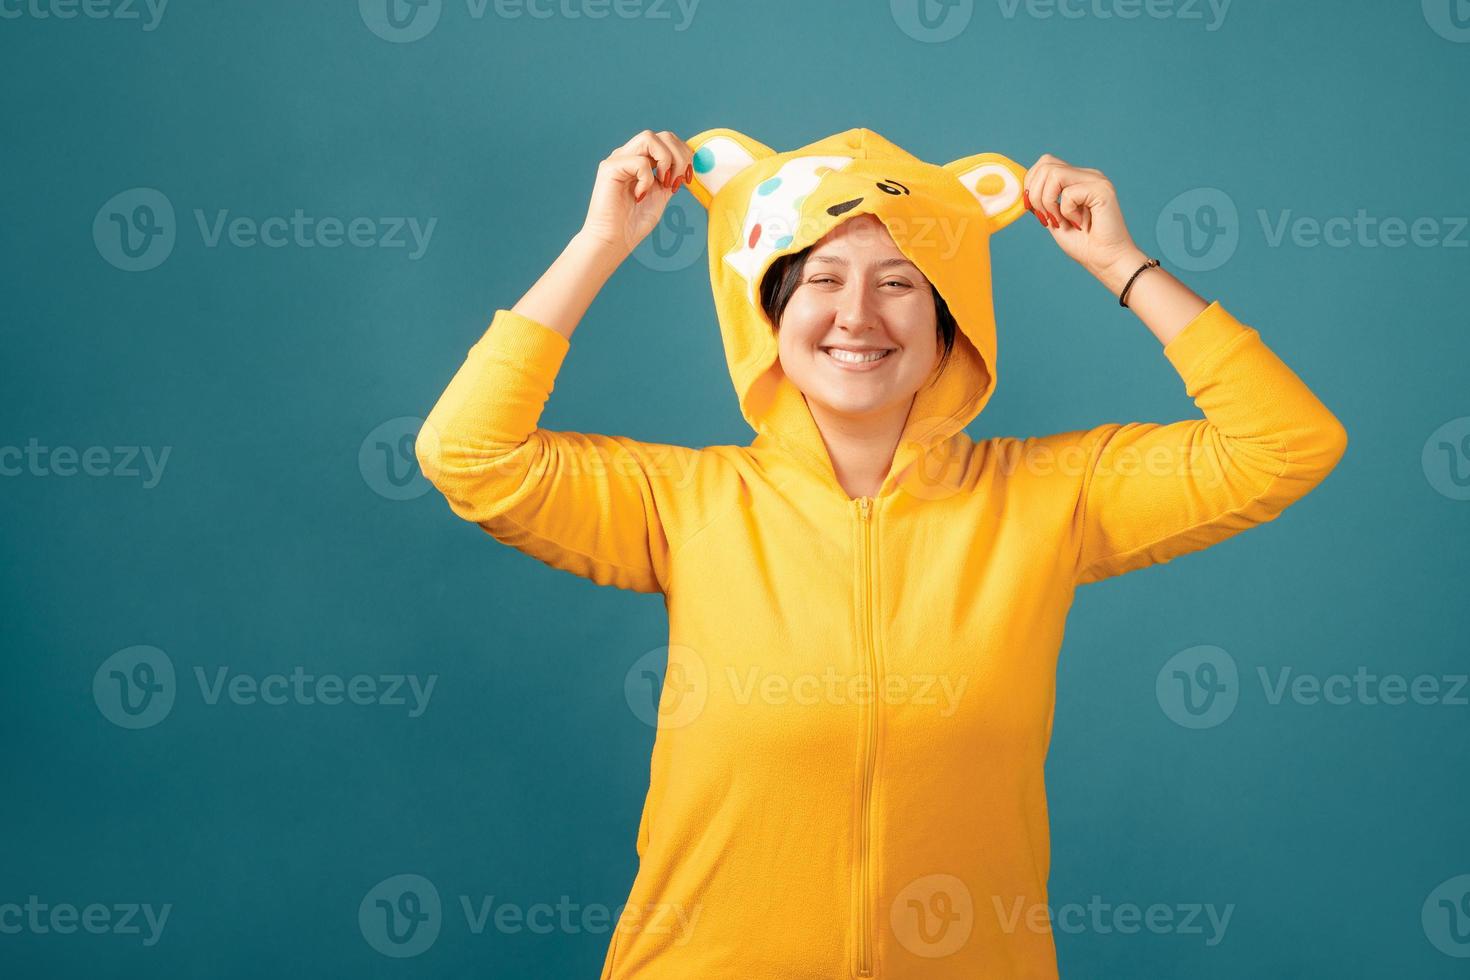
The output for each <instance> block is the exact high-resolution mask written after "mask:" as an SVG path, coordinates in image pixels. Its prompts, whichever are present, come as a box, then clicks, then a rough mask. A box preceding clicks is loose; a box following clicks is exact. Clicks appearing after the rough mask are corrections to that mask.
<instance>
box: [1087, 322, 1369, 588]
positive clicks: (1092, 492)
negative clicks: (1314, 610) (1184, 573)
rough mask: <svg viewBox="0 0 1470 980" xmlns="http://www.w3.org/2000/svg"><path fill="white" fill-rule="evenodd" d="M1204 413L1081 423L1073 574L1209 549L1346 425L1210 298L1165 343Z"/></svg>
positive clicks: (1303, 477) (1256, 512)
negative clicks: (1165, 420)
mask: <svg viewBox="0 0 1470 980" xmlns="http://www.w3.org/2000/svg"><path fill="white" fill-rule="evenodd" d="M1163 352H1164V355H1165V357H1167V358H1168V359H1169V362H1170V363H1171V364H1173V366H1174V368H1175V370H1176V371H1178V373H1179V376H1180V377H1181V378H1182V379H1183V380H1184V385H1185V391H1186V392H1187V393H1188V394H1189V396H1190V397H1191V398H1193V399H1194V403H1195V405H1196V406H1197V407H1198V408H1199V410H1200V411H1201V412H1203V413H1204V415H1205V417H1204V418H1203V419H1190V420H1186V421H1181V422H1173V423H1170V424H1168V425H1160V424H1158V423H1152V422H1150V423H1144V422H1130V423H1127V424H1118V423H1110V424H1108V425H1102V426H1098V427H1096V428H1094V429H1091V430H1089V431H1087V432H1085V433H1080V436H1081V444H1080V446H1079V449H1080V451H1079V453H1078V456H1079V457H1080V458H1081V459H1084V460H1085V461H1086V462H1085V464H1084V465H1083V467H1082V471H1081V473H1082V485H1081V488H1080V492H1081V497H1080V501H1079V504H1078V508H1077V521H1078V524H1079V525H1080V528H1079V531H1078V549H1077V550H1078V555H1077V566H1076V581H1077V582H1078V583H1079V584H1081V583H1086V582H1096V581H1098V580H1099V579H1105V578H1109V577H1111V576H1114V575H1121V574H1123V573H1125V572H1130V571H1133V570H1134V569H1138V568H1144V567H1147V566H1149V565H1153V564H1156V563H1160V562H1167V561H1169V560H1170V559H1172V558H1175V557H1177V556H1179V555H1183V554H1188V553H1190V552H1193V551H1199V550H1201V549H1203V548H1207V547H1209V546H1210V545H1212V544H1215V543H1216V542H1218V541H1223V540H1224V539H1226V538H1229V537H1231V536H1233V535H1235V534H1238V533H1239V532H1241V531H1243V530H1245V529H1246V528H1250V527H1254V526H1256V525H1258V524H1262V523H1264V522H1266V521H1270V520H1273V519H1274V518H1275V517H1276V516H1277V515H1278V514H1280V513H1281V512H1282V511H1283V510H1285V509H1286V508H1287V507H1288V506H1289V505H1291V504H1292V503H1293V502H1295V501H1297V500H1299V499H1301V498H1302V497H1304V496H1306V494H1307V493H1309V492H1310V491H1311V490H1312V489H1313V488H1314V487H1316V486H1317V484H1319V483H1321V482H1322V480H1323V479H1324V478H1326V476H1327V474H1328V473H1330V472H1331V471H1332V469H1333V467H1335V466H1336V465H1337V462H1338V460H1339V459H1341V458H1342V455H1343V453H1344V452H1345V451H1346V449H1347V431H1346V430H1345V429H1344V428H1343V425H1342V423H1341V422H1339V421H1338V419H1337V418H1336V416H1334V415H1333V414H1332V412H1330V411H1329V410H1328V409H1327V407H1326V406H1325V405H1323V404H1322V402H1321V401H1319V400H1318V399H1317V397H1316V396H1315V395H1314V394H1313V393H1312V392H1311V390H1310V389H1308V388H1307V386H1306V384H1304V383H1303V382H1302V380H1301V378H1299V377H1298V376H1297V375H1296V373H1295V372H1293V371H1292V370H1291V368H1289V367H1287V366H1286V364H1285V363H1284V362H1282V360H1281V359H1280V358H1279V357H1277V356H1276V354H1275V353H1274V352H1272V351H1271V349H1270V348H1269V347H1267V346H1266V344H1265V343H1264V342H1263V341H1262V340H1261V335H1260V333H1259V332H1257V331H1256V330H1255V329H1254V328H1252V327H1248V326H1245V325H1244V324H1242V323H1241V322H1240V321H1238V320H1237V319H1235V317H1233V316H1231V315H1230V314H1229V313H1228V312H1226V310H1225V309H1224V307H1222V306H1221V305H1220V304H1219V303H1218V302H1213V303H1211V304H1210V305H1209V306H1208V307H1207V308H1205V309H1204V310H1203V311H1201V312H1200V314H1199V315H1198V316H1197V317H1195V319H1193V320H1191V321H1190V322H1189V324H1188V325H1187V326H1186V327H1185V328H1184V330H1183V331H1182V332H1181V333H1179V334H1178V335H1177V336H1175V337H1174V339H1173V340H1171V341H1170V342H1169V343H1168V344H1166V345H1165V346H1164V349H1163Z"/></svg>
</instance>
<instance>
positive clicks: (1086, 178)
mask: <svg viewBox="0 0 1470 980" xmlns="http://www.w3.org/2000/svg"><path fill="white" fill-rule="evenodd" d="M1021 194H1022V200H1023V202H1024V203H1025V205H1026V207H1027V208H1028V209H1030V211H1031V213H1032V214H1034V215H1036V219H1037V220H1038V221H1040V222H1041V223H1042V225H1043V226H1044V227H1045V228H1047V229H1048V230H1050V231H1051V233H1052V238H1053V239H1055V241H1056V243H1057V245H1059V246H1060V247H1061V249H1062V251H1063V252H1065V253H1067V255H1068V256H1070V257H1071V258H1072V259H1074V260H1075V261H1076V262H1077V263H1078V264H1080V265H1081V266H1082V267H1083V268H1084V269H1086V270H1087V271H1088V272H1090V273H1092V274H1093V275H1094V276H1096V277H1097V278H1098V280H1099V281H1101V282H1102V284H1103V285H1104V286H1107V287H1108V288H1109V289H1111V290H1112V291H1113V292H1114V293H1115V294H1116V293H1117V292H1118V290H1119V289H1120V288H1121V285H1120V284H1118V283H1117V282H1116V280H1117V278H1118V276H1119V275H1120V274H1121V275H1122V276H1123V277H1124V278H1126V277H1127V276H1129V275H1131V274H1132V273H1133V271H1134V270H1135V269H1137V268H1138V266H1139V265H1140V264H1141V263H1142V262H1144V261H1146V260H1147V257H1146V256H1144V254H1143V252H1142V251H1141V250H1140V249H1139V248H1138V246H1137V245H1135V244H1134V243H1133V236H1132V235H1130V234H1129V233H1128V226H1127V225H1126V224H1125V223H1124V222H1123V212H1122V211H1121V210H1119V208H1118V192H1117V191H1116V190H1114V188H1113V182H1112V181H1110V180H1108V178H1107V177H1105V176H1103V173H1102V171H1100V170H1094V169H1092V168H1090V167H1074V166H1072V165H1071V164H1070V163H1068V162H1067V161H1065V160H1062V159H1060V158H1058V157H1054V156H1052V155H1051V154H1050V153H1043V154H1042V155H1041V158H1040V159H1039V160H1037V161H1036V162H1035V163H1033V164H1032V165H1031V169H1030V170H1028V171H1026V179H1025V180H1023V181H1022V182H1021Z"/></svg>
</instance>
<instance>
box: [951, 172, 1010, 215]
mask: <svg viewBox="0 0 1470 980" xmlns="http://www.w3.org/2000/svg"><path fill="white" fill-rule="evenodd" d="M991 175H995V176H997V177H1000V178H1001V180H1002V181H1003V183H1002V184H1001V189H1000V190H998V191H996V192H995V193H994V194H982V193H981V192H980V181H981V180H983V179H984V178H986V177H989V176H991ZM960 183H961V184H964V185H965V189H966V190H968V191H969V192H970V193H971V194H974V195H975V200H977V201H979V202H980V207H981V208H982V209H983V210H984V211H985V213H986V214H987V215H990V216H991V217H994V216H995V215H997V214H1000V213H1001V212H1002V211H1004V210H1006V208H1009V207H1010V206H1011V205H1012V204H1015V203H1016V202H1017V201H1018V200H1020V199H1021V181H1020V178H1018V177H1017V176H1016V175H1015V174H1014V173H1012V172H1011V168H1010V167H1007V166H1005V165H1003V164H999V163H985V164H981V165H980V166H978V167H976V168H975V169H974V170H967V171H965V172H964V173H962V174H960ZM990 183H995V182H994V181H993V180H992V181H990Z"/></svg>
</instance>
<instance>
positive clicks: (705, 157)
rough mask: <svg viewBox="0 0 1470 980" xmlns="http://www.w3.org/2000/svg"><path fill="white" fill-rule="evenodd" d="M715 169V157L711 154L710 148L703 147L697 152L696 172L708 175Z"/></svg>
mask: <svg viewBox="0 0 1470 980" xmlns="http://www.w3.org/2000/svg"><path fill="white" fill-rule="evenodd" d="M713 169H715V155H714V154H713V153H711V152H710V148H709V147H707V146H701V147H700V148H699V149H697V150H695V151H694V172H695V173H697V174H707V173H709V172H710V171H711V170H713Z"/></svg>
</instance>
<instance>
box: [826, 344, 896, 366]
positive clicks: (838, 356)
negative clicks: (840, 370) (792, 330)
mask: <svg viewBox="0 0 1470 980" xmlns="http://www.w3.org/2000/svg"><path fill="white" fill-rule="evenodd" d="M823 350H825V351H826V352H827V353H828V355H829V356H831V357H832V359H833V360H837V361H845V362H846V363H848V364H866V363H867V362H868V361H876V360H879V359H880V358H884V357H887V356H888V355H889V353H891V352H890V351H886V350H880V351H873V352H871V353H868V354H858V353H855V352H853V351H850V350H840V349H838V348H836V347H824V348H823Z"/></svg>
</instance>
